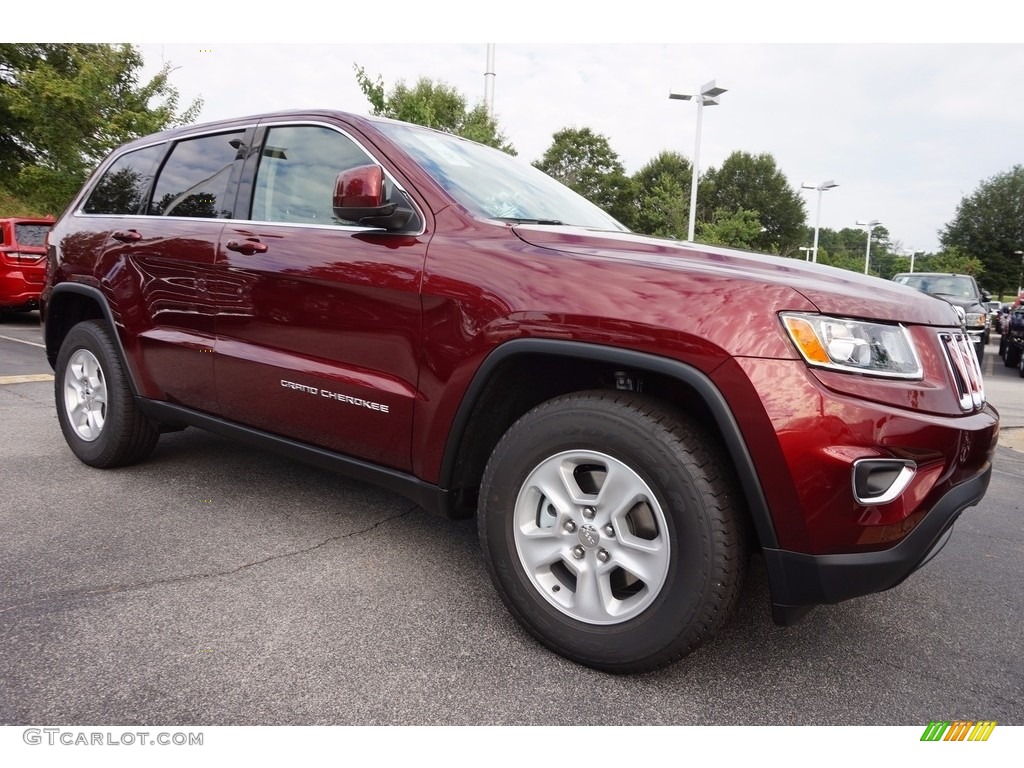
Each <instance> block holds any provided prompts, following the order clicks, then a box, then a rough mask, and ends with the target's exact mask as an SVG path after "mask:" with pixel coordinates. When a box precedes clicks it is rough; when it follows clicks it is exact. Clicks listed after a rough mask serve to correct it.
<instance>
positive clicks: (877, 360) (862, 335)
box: [781, 313, 922, 379]
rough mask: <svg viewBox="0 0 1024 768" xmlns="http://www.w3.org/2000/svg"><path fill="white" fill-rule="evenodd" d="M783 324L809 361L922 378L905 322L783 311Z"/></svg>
mask: <svg viewBox="0 0 1024 768" xmlns="http://www.w3.org/2000/svg"><path fill="white" fill-rule="evenodd" d="M781 317H782V324H783V325H784V326H785V327H786V330H787V331H788V332H789V337H790V338H791V339H792V340H793V343H794V344H795V345H796V348H797V349H798V350H800V354H801V355H803V358H804V360H806V361H807V363H808V364H809V365H814V366H818V367H821V368H830V369H832V370H837V371H849V372H852V373H866V374H869V375H872V376H886V377H890V378H895V379H919V378H921V373H922V371H921V363H920V361H919V360H918V357H917V351H916V350H915V349H914V343H913V341H912V340H911V338H910V334H909V333H908V332H907V329H906V328H904V327H903V326H902V325H884V324H882V323H867V322H863V321H861V320H847V319H845V318H839V317H826V316H824V315H806V314H796V313H783V314H782V316H781Z"/></svg>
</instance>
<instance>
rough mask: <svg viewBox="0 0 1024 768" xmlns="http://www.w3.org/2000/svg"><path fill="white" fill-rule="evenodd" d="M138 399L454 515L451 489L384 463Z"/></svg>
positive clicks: (171, 420) (158, 417)
mask: <svg viewBox="0 0 1024 768" xmlns="http://www.w3.org/2000/svg"><path fill="white" fill-rule="evenodd" d="M136 402H137V403H138V405H139V408H140V409H141V410H142V412H143V413H144V414H145V415H146V416H148V417H149V418H151V419H153V421H156V422H159V423H166V424H172V425H181V424H187V425H188V426H192V427H198V428H199V429H202V430H205V431H207V432H212V433H213V434H215V435H220V436H221V437H227V438H231V439H233V440H239V441H241V442H243V443H246V444H248V445H252V446H255V447H257V448H263V449H266V450H270V451H274V452H275V453H279V454H282V455H284V456H287V457H289V458H292V459H296V460H298V461H303V462H305V463H307V464H312V465H314V466H317V467H320V468H322V469H328V470H331V471H333V472H338V473H339V474H343V475H347V476H348V477H352V478H355V479H356V480H363V481H366V482H369V483H374V484H375V485H380V486H383V487H386V488H389V489H391V490H393V491H395V492H396V493H400V494H402V495H403V496H405V497H406V498H408V499H409V500H411V501H414V502H415V503H416V504H418V505H419V506H421V507H423V509H425V510H426V511H428V512H431V513H434V514H438V515H444V516H450V514H451V501H450V498H449V496H450V494H449V493H448V492H447V491H444V490H443V489H441V488H438V487H437V486H435V485H431V484H430V483H427V482H425V481H423V480H420V479H419V478H417V477H414V476H412V475H409V474H407V473H405V472H399V471H398V470H395V469H390V468H388V467H381V466H378V465H376V464H371V463H369V462H366V461H362V460H360V459H355V458H352V457H351V456H345V455H343V454H340V453H334V452H333V451H328V450H326V449H323V448H317V447H315V446H311V445H307V444H306V443H301V442H299V441H297V440H292V439H290V438H287V437H281V436H280V435H274V434H271V433H269V432H263V431H260V430H258V429H253V428H252V427H246V426H243V425H241V424H236V423H235V422H231V421H227V420H225V419H221V418H218V417H216V416H211V415H210V414H207V413H201V412H199V411H193V410H191V409H189V408H184V407H182V406H180V405H174V404H172V403H165V402H163V401H160V400H149V399H147V398H142V397H139V398H136Z"/></svg>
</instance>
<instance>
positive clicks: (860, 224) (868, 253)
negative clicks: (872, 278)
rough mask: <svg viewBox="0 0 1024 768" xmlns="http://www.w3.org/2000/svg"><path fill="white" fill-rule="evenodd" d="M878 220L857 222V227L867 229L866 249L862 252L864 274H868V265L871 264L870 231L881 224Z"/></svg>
mask: <svg viewBox="0 0 1024 768" xmlns="http://www.w3.org/2000/svg"><path fill="white" fill-rule="evenodd" d="M881 223H882V222H880V221H879V220H878V219H872V220H871V221H858V222H857V226H858V227H867V230H868V248H867V251H865V252H864V274H865V275H866V274H867V273H868V264H870V263H871V230H872V229H874V228H875V227H877V226H878V225H879V224H881Z"/></svg>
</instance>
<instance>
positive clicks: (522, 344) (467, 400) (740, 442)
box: [439, 339, 778, 549]
mask: <svg viewBox="0 0 1024 768" xmlns="http://www.w3.org/2000/svg"><path fill="white" fill-rule="evenodd" d="M520 355H551V356H557V357H563V358H565V357H568V358H576V359H580V360H591V361H597V362H601V363H608V364H612V365H617V366H622V367H623V368H626V369H634V370H642V371H651V372H653V373H658V374H661V375H664V376H666V377H669V378H673V379H676V380H678V381H681V382H683V383H685V384H687V385H688V386H690V387H691V388H693V389H694V390H695V391H696V392H697V393H698V394H699V395H700V397H701V398H702V399H703V401H704V403H705V405H706V406H707V407H708V409H709V411H710V412H711V414H712V417H713V418H714V420H715V423H716V425H717V426H718V429H719V431H720V432H721V434H722V437H723V439H724V441H725V448H726V450H727V451H728V453H729V457H730V458H731V459H732V462H733V466H734V467H735V470H736V474H737V476H738V478H739V481H740V484H741V485H742V487H743V492H744V494H745V496H746V499H747V504H748V506H749V509H750V516H751V519H752V521H753V524H754V528H755V532H756V535H757V537H758V540H759V541H760V544H761V546H762V547H764V548H773V549H774V548H777V547H778V538H777V537H776V534H775V524H774V522H773V521H772V516H771V511H770V510H769V508H768V502H767V500H766V499H765V495H764V490H763V488H762V485H761V479H760V476H759V475H758V472H757V468H756V467H755V466H754V461H753V459H752V458H751V456H750V451H749V450H748V449H747V444H746V441H745V440H744V438H743V434H742V432H741V431H740V428H739V424H738V423H737V421H736V418H735V416H734V415H733V412H732V409H731V408H730V407H729V404H728V402H727V401H726V399H725V397H724V396H723V395H722V393H721V392H720V391H719V389H718V387H716V386H715V384H714V383H713V382H712V381H711V379H710V378H708V376H707V375H706V374H705V373H704V372H702V371H700V370H698V369H697V368H694V367H693V366H691V365H687V364H686V363H683V362H680V361H679V360H674V359H672V358H667V357H660V356H658V355H652V354H649V353H646V352H637V351H635V350H630V349H622V348H619V347H608V346H604V345H600V344H588V343H584V342H579V341H562V340H558V339H513V340H511V341H507V342H505V343H504V344H502V345H500V346H498V347H497V348H495V349H494V350H493V351H492V352H491V353H490V354H489V355H488V356H487V357H486V358H485V359H484V361H483V363H482V364H481V365H480V368H479V369H478V370H477V372H476V374H475V375H474V377H473V380H472V381H471V382H470V384H469V387H468V388H467V389H466V394H465V395H464V396H463V398H462V402H461V403H460V405H459V408H458V411H456V414H455V419H454V421H453V422H452V426H451V429H450V431H449V433H448V440H447V441H446V443H445V451H444V456H443V457H442V460H441V474H440V478H439V481H440V482H439V484H440V486H441V487H442V488H450V487H451V485H452V479H453V476H454V472H455V464H456V458H457V456H458V451H459V445H460V443H461V440H462V435H463V434H464V432H465V430H466V426H467V424H468V423H469V419H470V415H471V414H472V412H473V407H474V405H475V404H476V402H477V400H478V399H479V397H480V396H481V394H482V392H483V390H484V387H485V386H486V384H487V382H488V381H489V380H490V378H491V376H492V375H493V374H494V372H495V371H496V370H497V369H498V367H499V366H500V365H501V364H502V363H504V362H506V361H507V360H509V359H510V358H513V357H517V356H520Z"/></svg>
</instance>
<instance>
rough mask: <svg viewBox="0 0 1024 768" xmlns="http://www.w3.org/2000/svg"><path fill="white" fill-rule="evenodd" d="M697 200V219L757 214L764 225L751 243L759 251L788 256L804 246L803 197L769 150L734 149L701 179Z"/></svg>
mask: <svg viewBox="0 0 1024 768" xmlns="http://www.w3.org/2000/svg"><path fill="white" fill-rule="evenodd" d="M697 201H698V205H699V208H698V211H697V220H698V222H699V221H701V220H707V221H710V220H712V219H713V216H712V215H709V213H708V212H712V213H714V214H715V215H717V212H718V211H729V212H733V213H736V212H739V211H752V212H753V213H755V214H756V215H757V218H758V219H759V220H760V222H761V227H762V228H763V230H762V231H761V232H759V233H758V236H757V238H756V240H755V242H753V243H751V245H752V246H753V247H755V248H756V249H757V250H762V251H769V252H774V253H781V254H784V255H789V254H790V253H792V252H793V251H795V250H796V249H797V247H798V246H800V245H804V241H803V238H804V231H805V228H804V221H805V219H806V218H807V213H806V211H805V209H804V201H803V198H802V197H801V196H800V195H799V193H798V191H797V190H796V189H794V188H793V187H791V186H790V185H789V182H788V181H787V180H786V177H785V176H784V175H783V173H782V171H780V170H779V169H778V167H777V166H776V164H775V158H773V157H772V156H771V155H770V154H768V153H761V154H759V155H753V154H750V153H749V152H733V153H732V154H731V155H729V157H727V158H726V159H725V161H724V162H723V163H722V166H721V167H720V168H717V169H716V168H709V169H708V171H707V173H706V174H705V175H704V177H702V178H701V180H700V187H699V190H698V193H697Z"/></svg>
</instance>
